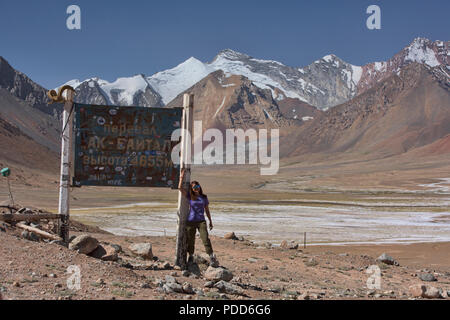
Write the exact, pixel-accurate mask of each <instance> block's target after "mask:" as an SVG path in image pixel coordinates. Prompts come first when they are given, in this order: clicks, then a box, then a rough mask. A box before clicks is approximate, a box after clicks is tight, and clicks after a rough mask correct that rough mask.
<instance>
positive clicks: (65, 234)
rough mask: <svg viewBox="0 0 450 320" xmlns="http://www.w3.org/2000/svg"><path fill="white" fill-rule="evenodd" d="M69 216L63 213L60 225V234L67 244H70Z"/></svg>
mask: <svg viewBox="0 0 450 320" xmlns="http://www.w3.org/2000/svg"><path fill="white" fill-rule="evenodd" d="M69 227H70V224H69V218H68V216H66V215H61V219H60V220H59V226H58V234H59V236H60V237H61V238H62V239H63V242H64V243H65V244H69Z"/></svg>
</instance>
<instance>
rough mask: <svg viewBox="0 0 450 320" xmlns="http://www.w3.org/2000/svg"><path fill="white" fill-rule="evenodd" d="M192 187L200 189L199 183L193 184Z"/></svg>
mask: <svg viewBox="0 0 450 320" xmlns="http://www.w3.org/2000/svg"><path fill="white" fill-rule="evenodd" d="M192 189H194V190H198V189H200V186H199V185H198V184H196V185H195V186H192Z"/></svg>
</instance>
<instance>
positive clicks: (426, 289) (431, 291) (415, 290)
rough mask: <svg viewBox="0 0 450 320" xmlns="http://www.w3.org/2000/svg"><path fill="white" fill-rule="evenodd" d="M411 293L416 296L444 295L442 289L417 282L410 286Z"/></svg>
mask: <svg viewBox="0 0 450 320" xmlns="http://www.w3.org/2000/svg"><path fill="white" fill-rule="evenodd" d="M409 293H410V294H411V296H413V297H416V298H427V299H437V298H441V297H442V296H443V294H442V292H441V290H439V289H438V288H435V287H431V286H426V285H423V284H416V285H413V286H410V287H409Z"/></svg>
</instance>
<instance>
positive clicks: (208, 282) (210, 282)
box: [204, 281, 214, 288]
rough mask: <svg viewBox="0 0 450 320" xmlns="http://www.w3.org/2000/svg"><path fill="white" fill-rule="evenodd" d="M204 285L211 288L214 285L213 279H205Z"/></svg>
mask: <svg viewBox="0 0 450 320" xmlns="http://www.w3.org/2000/svg"><path fill="white" fill-rule="evenodd" d="M204 287H205V288H212V287H214V281H206V282H205V285H204Z"/></svg>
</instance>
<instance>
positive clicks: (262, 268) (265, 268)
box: [261, 265, 269, 270]
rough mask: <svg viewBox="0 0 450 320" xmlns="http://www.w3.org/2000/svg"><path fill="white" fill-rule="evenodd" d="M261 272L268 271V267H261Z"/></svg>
mask: <svg viewBox="0 0 450 320" xmlns="http://www.w3.org/2000/svg"><path fill="white" fill-rule="evenodd" d="M261 270H269V267H268V266H266V265H264V266H262V267H261Z"/></svg>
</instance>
